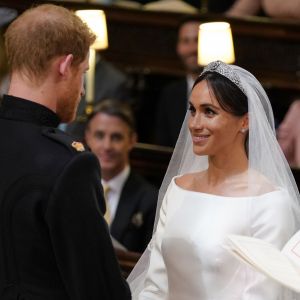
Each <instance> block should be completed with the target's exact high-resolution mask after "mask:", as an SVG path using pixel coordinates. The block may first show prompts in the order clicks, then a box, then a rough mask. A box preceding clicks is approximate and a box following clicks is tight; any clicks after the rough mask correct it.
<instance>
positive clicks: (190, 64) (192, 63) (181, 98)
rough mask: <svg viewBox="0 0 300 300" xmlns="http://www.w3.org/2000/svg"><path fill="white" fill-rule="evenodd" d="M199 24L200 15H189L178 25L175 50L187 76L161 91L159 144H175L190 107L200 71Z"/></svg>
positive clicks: (156, 133) (156, 137)
mask: <svg viewBox="0 0 300 300" xmlns="http://www.w3.org/2000/svg"><path fill="white" fill-rule="evenodd" d="M199 25H200V21H199V20H198V19H197V17H189V18H186V19H184V20H183V21H182V22H181V23H180V25H179V29H178V40H177V48H176V51H177V54H178V56H179V58H180V59H181V61H182V63H183V65H184V68H185V70H186V76H185V78H182V79H179V80H177V81H175V82H172V83H171V84H169V85H168V86H166V87H165V88H164V89H163V91H162V93H161V97H160V100H159V103H158V108H157V117H156V129H155V142H156V143H157V144H159V145H164V146H170V147H174V146H175V143H176V141H177V138H178V135H179V132H180V128H181V125H182V122H183V120H184V116H185V114H186V111H187V108H188V97H189V94H190V92H191V89H192V87H193V83H194V81H195V79H196V78H197V76H199V74H200V71H201V68H200V67H199V65H198V61H197V54H198V29H199Z"/></svg>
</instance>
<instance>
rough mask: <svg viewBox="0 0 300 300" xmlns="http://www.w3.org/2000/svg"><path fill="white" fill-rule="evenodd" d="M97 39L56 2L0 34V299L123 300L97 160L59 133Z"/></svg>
mask: <svg viewBox="0 0 300 300" xmlns="http://www.w3.org/2000/svg"><path fill="white" fill-rule="evenodd" d="M94 40H95V36H94V34H93V33H92V32H91V31H90V30H89V29H88V28H87V26H86V25H85V24H84V23H83V22H82V21H81V20H80V19H79V18H78V17H77V16H75V15H74V14H73V13H72V12H70V11H68V10H67V9H65V8H62V7H59V6H55V5H41V6H37V7H35V8H32V9H29V10H27V11H26V12H24V13H23V14H22V15H21V16H20V17H19V18H17V19H16V20H15V21H14V22H13V23H12V24H11V25H10V26H9V28H8V30H7V31H6V34H5V43H6V49H7V54H8V60H9V63H10V69H11V83H10V87H9V91H8V94H9V95H4V98H3V100H2V101H1V103H0V137H1V141H2V143H1V149H0V160H1V168H0V265H1V267H0V299H1V300H13V299H16V300H17V299H26V300H67V299H70V300H85V299H91V300H92V299H94V300H99V299H102V300H103V299H105V300H113V299H115V300H120V299H128V300H129V299H130V298H131V297H130V291H129V289H128V285H127V284H126V282H125V281H124V280H123V278H122V277H121V273H120V269H119V266H118V263H117V261H116V258H115V256H114V251H113V247H112V243H111V239H110V236H109V232H108V228H107V225H106V222H105V221H104V219H103V216H102V213H101V211H100V210H102V211H103V212H104V211H105V208H104V199H103V194H102V192H103V191H102V189H101V186H100V185H99V184H98V183H99V182H100V180H101V177H100V168H99V163H98V160H97V158H96V157H95V156H94V155H93V154H92V153H90V152H88V151H85V149H84V146H83V144H81V143H79V142H77V141H74V140H73V139H72V138H71V137H69V136H67V135H66V134H64V133H63V132H61V131H60V130H58V129H57V128H56V126H57V125H58V124H59V122H60V121H64V122H69V121H71V120H72V119H73V118H74V116H75V112H76V107H77V105H78V102H79V100H80V97H81V95H82V94H83V93H84V90H83V74H84V73H85V72H86V70H87V69H88V51H89V47H90V45H91V44H92V43H93V42H94Z"/></svg>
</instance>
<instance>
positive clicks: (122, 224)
mask: <svg viewBox="0 0 300 300" xmlns="http://www.w3.org/2000/svg"><path fill="white" fill-rule="evenodd" d="M138 188H139V186H138V184H137V183H136V180H135V176H134V174H133V173H132V171H130V174H129V176H128V178H127V180H126V182H125V184H124V187H123V190H122V193H121V196H120V200H119V204H118V207H117V211H116V215H115V217H114V220H113V222H112V224H111V226H110V232H111V234H112V236H114V237H115V238H116V239H121V238H122V235H123V234H124V232H125V230H126V229H127V228H128V224H129V223H130V222H131V218H132V216H133V214H134V211H135V208H136V204H137V203H138V200H139V197H138V193H137V189H138Z"/></svg>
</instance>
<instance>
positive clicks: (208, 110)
mask: <svg viewBox="0 0 300 300" xmlns="http://www.w3.org/2000/svg"><path fill="white" fill-rule="evenodd" d="M204 112H205V114H206V115H207V116H214V115H216V114H217V113H216V112H215V111H214V110H213V109H211V108H210V107H206V108H205V110H204Z"/></svg>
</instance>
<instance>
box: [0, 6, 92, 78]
mask: <svg viewBox="0 0 300 300" xmlns="http://www.w3.org/2000/svg"><path fill="white" fill-rule="evenodd" d="M94 41H95V35H94V34H93V33H92V32H91V30H90V29H89V28H88V27H87V25H86V24H84V23H83V22H82V21H81V19H80V18H79V17H77V16H76V15H75V14H74V13H73V12H71V11H69V10H68V9H66V8H63V7H61V6H56V5H52V4H43V5H39V6H37V7H34V8H30V9H28V10H26V11H25V12H24V13H23V14H21V15H20V16H19V17H18V18H17V19H16V20H15V21H14V22H13V23H12V24H11V25H10V26H9V27H8V29H7V31H6V33H5V48H6V52H7V57H8V63H9V66H10V69H11V71H12V72H14V71H18V72H21V73H24V74H26V75H27V76H29V77H31V78H36V79H37V78H41V77H44V76H45V75H46V74H47V71H48V69H49V65H50V63H51V61H52V60H53V59H55V58H56V57H59V56H63V55H68V54H73V62H72V63H73V64H74V65H75V66H76V65H78V64H80V63H81V62H82V61H84V59H85V58H86V56H87V54H88V51H89V47H90V45H91V44H92V43H93V42H94Z"/></svg>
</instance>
